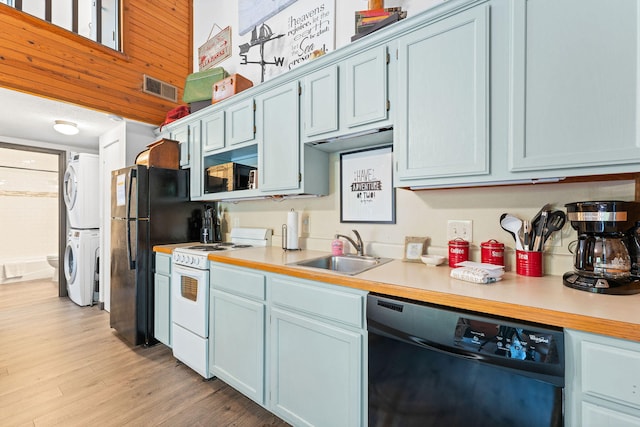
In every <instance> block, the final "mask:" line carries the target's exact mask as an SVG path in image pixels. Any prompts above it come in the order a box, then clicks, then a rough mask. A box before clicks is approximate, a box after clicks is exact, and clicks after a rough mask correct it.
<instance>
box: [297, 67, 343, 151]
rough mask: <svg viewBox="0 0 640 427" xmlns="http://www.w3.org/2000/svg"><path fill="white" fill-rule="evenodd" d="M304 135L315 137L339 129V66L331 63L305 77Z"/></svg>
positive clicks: (310, 137) (308, 137) (309, 137)
mask: <svg viewBox="0 0 640 427" xmlns="http://www.w3.org/2000/svg"><path fill="white" fill-rule="evenodd" d="M303 84H304V86H305V89H306V96H305V97H304V105H303V106H302V111H303V112H304V136H305V137H306V139H314V137H317V136H318V135H322V134H326V133H329V132H336V131H337V130H338V123H339V122H338V66H337V65H331V66H328V67H325V68H322V69H320V70H318V71H315V72H313V73H310V74H309V75H307V76H305V77H304V79H303Z"/></svg>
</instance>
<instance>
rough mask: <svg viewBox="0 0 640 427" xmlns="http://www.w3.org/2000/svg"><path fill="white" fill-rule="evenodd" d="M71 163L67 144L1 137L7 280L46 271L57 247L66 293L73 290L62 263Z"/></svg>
mask: <svg viewBox="0 0 640 427" xmlns="http://www.w3.org/2000/svg"><path fill="white" fill-rule="evenodd" d="M66 164H67V153H66V152H65V151H63V150H54V149H47V148H40V147H32V146H27V145H18V144H9V143H3V142H0V206H1V209H0V211H1V212H2V220H1V221H0V227H2V229H1V230H2V236H3V240H4V241H5V242H6V244H5V245H2V247H4V249H2V247H0V263H1V264H2V268H3V274H2V276H1V277H2V278H3V280H7V281H20V279H21V278H23V279H27V280H28V278H29V277H31V276H30V275H32V276H33V277H34V278H37V277H41V276H38V275H39V274H40V275H41V274H42V271H43V270H42V267H43V266H44V267H45V271H47V270H46V268H47V267H48V262H47V257H48V256H50V255H55V254H56V253H57V256H58V266H59V267H58V269H57V282H58V286H57V288H58V296H60V297H63V296H66V295H67V286H66V278H65V275H64V268H62V266H63V261H64V249H65V246H66V238H67V236H66V230H67V227H66V222H67V215H66V208H65V205H64V200H63V181H64V179H63V178H64V172H65V168H66ZM3 250H4V251H5V252H4V253H2V252H1V251H3ZM48 271H51V270H50V267H49V270H48ZM52 279H54V278H53V277H52Z"/></svg>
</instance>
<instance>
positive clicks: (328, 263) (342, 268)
mask: <svg viewBox="0 0 640 427" xmlns="http://www.w3.org/2000/svg"><path fill="white" fill-rule="evenodd" d="M392 260H393V259H392V258H379V257H372V256H360V255H327V256H323V257H320V258H313V259H306V260H304V261H297V262H294V263H291V264H289V265H296V266H299V267H311V268H318V269H322V270H330V271H335V272H337V273H342V274H346V275H349V276H353V275H356V274H359V273H362V272H364V271H367V270H370V269H372V268H374V267H378V266H380V265H382V264H386V263H388V262H390V261H392Z"/></svg>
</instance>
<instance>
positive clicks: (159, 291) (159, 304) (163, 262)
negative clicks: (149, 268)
mask: <svg viewBox="0 0 640 427" xmlns="http://www.w3.org/2000/svg"><path fill="white" fill-rule="evenodd" d="M155 264H156V266H155V273H154V276H153V280H154V284H153V286H154V293H153V309H154V310H153V334H154V336H155V338H156V339H157V340H158V341H160V342H161V343H163V344H165V345H166V346H168V347H171V345H172V342H171V255H167V254H163V253H159V252H156V254H155Z"/></svg>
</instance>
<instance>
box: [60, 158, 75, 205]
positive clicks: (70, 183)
mask: <svg viewBox="0 0 640 427" xmlns="http://www.w3.org/2000/svg"><path fill="white" fill-rule="evenodd" d="M63 196H64V204H65V205H67V210H71V209H73V207H74V206H75V204H76V199H77V197H78V174H77V172H76V168H75V166H74V164H73V163H69V165H68V166H67V170H66V171H65V173H64V186H63Z"/></svg>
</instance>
